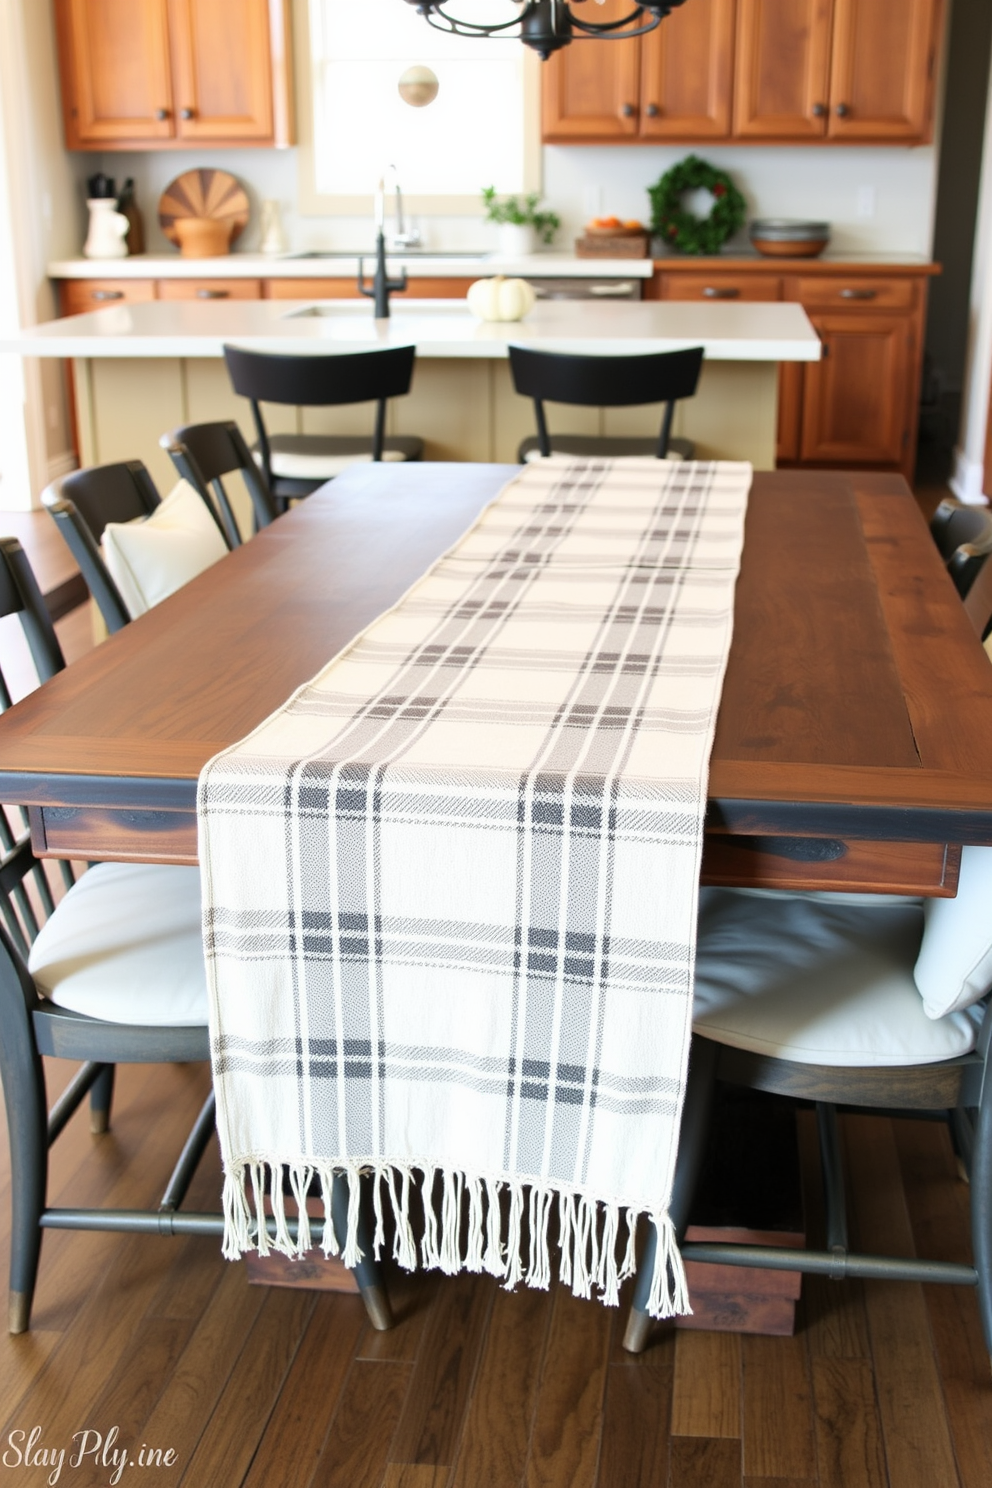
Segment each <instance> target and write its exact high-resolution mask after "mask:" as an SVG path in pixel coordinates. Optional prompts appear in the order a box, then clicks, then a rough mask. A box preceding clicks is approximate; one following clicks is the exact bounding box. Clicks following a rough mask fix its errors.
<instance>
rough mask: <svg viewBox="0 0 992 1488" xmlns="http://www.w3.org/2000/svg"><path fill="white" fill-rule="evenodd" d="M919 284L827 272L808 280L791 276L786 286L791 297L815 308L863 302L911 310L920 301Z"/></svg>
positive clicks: (787, 293)
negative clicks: (851, 276)
mask: <svg viewBox="0 0 992 1488" xmlns="http://www.w3.org/2000/svg"><path fill="white" fill-rule="evenodd" d="M917 292H918V290H917V284H916V281H915V280H914V279H875V278H870V279H869V278H865V279H834V278H828V277H827V276H826V275H824V276H823V277H822V278H821V277H819V276H817V277H816V278H815V279H814V278H813V276H812V275H810V276H809V277H808V278H804V279H788V280H786V286H785V297H786V299H787V300H799V301H800V303H801V304H803V305H808V306H812V307H813V308H814V309H823V310H827V309H829V310H841V309H843V308H844V307H845V306H851V307H852V308H855V309H856V308H857V307H858V306H859V305H861V306H867V307H870V308H871V309H878V310H902V309H905V310H909V309H912V308H913V306H915V304H916V301H917Z"/></svg>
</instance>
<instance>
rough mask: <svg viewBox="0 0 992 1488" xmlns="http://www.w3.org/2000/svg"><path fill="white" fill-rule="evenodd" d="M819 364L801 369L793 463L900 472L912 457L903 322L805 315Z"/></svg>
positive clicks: (909, 356)
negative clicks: (819, 351)
mask: <svg viewBox="0 0 992 1488" xmlns="http://www.w3.org/2000/svg"><path fill="white" fill-rule="evenodd" d="M810 320H811V321H812V322H813V325H814V327H815V329H816V332H817V335H818V336H819V337H820V340H821V341H822V342H823V359H822V360H821V361H820V362H818V363H813V364H811V365H809V366H807V367H805V368H804V369H803V398H802V420H801V425H800V439H799V459H800V460H801V461H803V462H804V463H805V464H815V465H819V464H844V465H852V466H862V465H902V464H903V463H904V462H905V461H906V460H907V459H909V458H910V457H911V455H912V453H913V452H912V451H911V449H910V431H911V428H912V427H913V425H914V424H915V419H914V412H915V410H914V408H913V403H914V401H915V395H916V392H917V386H916V379H914V378H913V372H914V370H915V366H916V358H915V356H914V339H915V338H914V334H913V326H912V322H911V320H910V319H909V317H908V316H906V315H898V314H895V313H885V312H868V313H866V312H859V313H857V314H845V313H844V312H839V313H837V314H835V315H831V314H826V315H823V314H817V313H816V312H813V313H812V314H811V315H810Z"/></svg>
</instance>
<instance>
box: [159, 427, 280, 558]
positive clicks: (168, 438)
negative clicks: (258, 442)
mask: <svg viewBox="0 0 992 1488" xmlns="http://www.w3.org/2000/svg"><path fill="white" fill-rule="evenodd" d="M159 443H160V444H161V446H162V448H163V449H164V450H165V451H166V453H167V454H168V455H169V456H170V458H171V460H172V463H173V465H175V467H176V469H177V470H178V472H179V474H180V475H181V476H182V477H183V479H184V480H188V481H189V483H190V485H191V486H193V487H194V488H195V489H196V490H197V491H199V493H200V495H201V496H202V498H203V500H204V501H205V502H206V503H207V505H208V506H213V503H214V502H216V506H217V512H218V513H219V516H220V520H221V523H222V525H223V528H224V531H225V532H226V534H227V538H228V541H229V543H230V544H231V546H232V547H237V546H238V544H239V543H240V542H241V533H240V531H239V530H238V524H237V522H236V520H235V517H234V512H233V510H232V507H231V502H230V498H229V496H228V494H227V491H226V490H225V488H224V481H223V477H224V476H225V475H232V474H233V473H234V472H235V471H240V472H241V475H242V478H243V480H244V483H245V485H246V486H247V488H248V494H249V496H250V497H251V505H252V512H253V514H254V517H255V526H256V528H261V527H268V526H269V524H270V523H271V522H274V521H275V519H276V517H277V516H278V512H277V510H276V504H275V502H274V501H273V499H272V496H271V494H270V492H269V488H268V486H267V484H266V481H265V477H264V475H263V474H262V471H261V470H260V469H259V466H258V464H257V463H256V461H255V460H254V459H253V457H252V453H251V450H250V449H249V448H248V445H247V443H246V441H245V437H244V435H243V434H242V432H241V430H240V429H239V428H238V426H237V424H236V423H234V421H233V420H231V419H228V420H225V421H223V422H219V423H213V424H184V425H183V426H182V427H181V428H179V429H173V430H172V433H171V434H163V435H162V438H161V439H160V440H159ZM211 493H212V494H211Z"/></svg>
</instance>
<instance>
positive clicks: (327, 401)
mask: <svg viewBox="0 0 992 1488" xmlns="http://www.w3.org/2000/svg"><path fill="white" fill-rule="evenodd" d="M415 355H416V348H415V347H413V346H397V347H387V348H384V349H383V350H382V351H355V352H341V353H339V354H337V355H335V354H333V353H332V354H331V355H326V354H322V355H314V356H305V355H304V356H283V355H281V354H276V353H274V352H272V353H270V352H264V351H243V350H242V349H241V347H240V346H225V347H224V360H225V362H226V363H227V370H228V373H229V375H230V378H231V386H232V387H233V388H234V391H235V392H236V393H239V394H240V395H241V397H242V398H250V399H251V400H252V402H255V403H291V404H293V405H294V406H295V407H300V408H322V407H330V406H331V405H332V404H339V403H370V402H373V401H376V400H378V399H381V398H399V397H402V396H403V394H404V393H408V392H409V391H410V381H411V379H412V377H413V363H414V357H415Z"/></svg>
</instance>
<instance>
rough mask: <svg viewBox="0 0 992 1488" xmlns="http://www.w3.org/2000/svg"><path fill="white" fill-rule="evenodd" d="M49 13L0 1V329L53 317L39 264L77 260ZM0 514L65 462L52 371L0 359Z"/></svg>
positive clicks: (70, 160) (73, 198)
mask: <svg viewBox="0 0 992 1488" xmlns="http://www.w3.org/2000/svg"><path fill="white" fill-rule="evenodd" d="M58 97H59V95H58V72H57V65H56V56H55V36H54V25H53V19H52V7H51V5H49V4H47V3H44V4H43V3H40V0H0V150H2V153H3V161H2V163H0V277H2V287H0V323H2V324H3V325H4V326H5V328H10V329H16V328H17V326H18V325H21V326H27V325H33V324H34V323H35V322H36V321H39V320H47V319H50V318H51V316H52V315H53V314H54V313H55V303H54V299H53V296H52V288H51V285H50V283H49V280H48V274H47V265H48V263H49V262H50V260H51V258H52V257H58V256H61V255H63V254H66V253H70V252H72V253H77V252H78V251H79V246H80V242H81V239H80V237H79V223H80V206H81V203H82V200H83V188H82V185H81V177H82V175H83V174H84V165H85V162H84V160H83V158H82V157H79V156H71V155H69V154H67V152H66V151H65V150H64V148H63V146H62V125H61V113H60V109H59V103H58ZM0 360H2V361H3V362H5V363H6V366H5V368H4V369H3V371H2V372H0V379H2V380H0V431H2V433H0V438H2V441H3V443H2V448H3V455H2V460H0V509H3V510H8V511H10V510H21V509H25V508H27V507H29V506H30V505H31V504H32V503H33V502H34V501H36V500H37V497H38V495H39V493H40V491H41V490H42V488H43V487H44V486H45V485H46V484H47V482H48V481H49V480H51V479H53V477H54V476H55V475H58V474H61V473H63V472H64V471H65V470H67V469H70V468H71V466H72V464H73V463H74V462H73V458H72V454H71V440H70V432H69V423H68V414H67V405H66V396H65V387H64V383H63V373H62V368H61V366H60V365H59V363H57V362H39V361H26V362H24V363H23V364H22V363H20V362H19V360H18V359H10V360H8V359H7V358H2V359H0Z"/></svg>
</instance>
